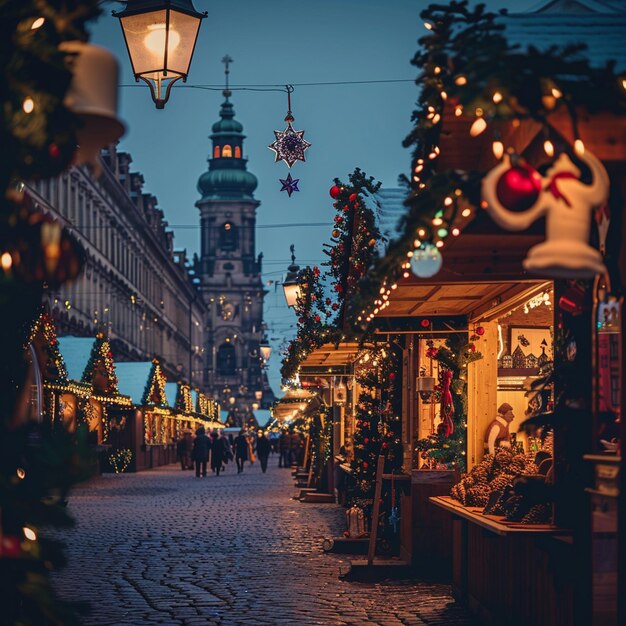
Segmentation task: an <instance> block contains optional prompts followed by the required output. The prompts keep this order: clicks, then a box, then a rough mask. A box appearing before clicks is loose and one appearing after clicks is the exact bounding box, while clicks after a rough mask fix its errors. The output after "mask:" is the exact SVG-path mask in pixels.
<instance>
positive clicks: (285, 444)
mask: <svg viewBox="0 0 626 626" xmlns="http://www.w3.org/2000/svg"><path fill="white" fill-rule="evenodd" d="M289 441H290V440H289V434H288V433H287V431H286V430H283V432H282V433H281V434H280V437H279V438H278V467H289V445H290V443H289Z"/></svg>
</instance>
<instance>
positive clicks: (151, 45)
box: [143, 24, 180, 55]
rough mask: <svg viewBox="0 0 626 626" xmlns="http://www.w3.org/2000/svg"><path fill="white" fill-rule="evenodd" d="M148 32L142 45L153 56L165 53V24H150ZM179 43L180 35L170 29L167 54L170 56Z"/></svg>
mask: <svg viewBox="0 0 626 626" xmlns="http://www.w3.org/2000/svg"><path fill="white" fill-rule="evenodd" d="M148 30H149V31H150V32H149V33H148V34H147V35H146V36H145V38H144V40H143V43H144V45H145V46H146V48H148V50H150V52H152V53H153V54H159V55H161V54H163V53H164V51H165V32H166V31H165V24H150V25H149V26H148ZM179 43H180V35H179V34H178V33H177V32H176V31H175V30H172V29H171V28H170V31H169V38H168V45H167V53H168V55H169V54H171V53H172V52H173V51H174V50H176V48H177V47H178V44H179Z"/></svg>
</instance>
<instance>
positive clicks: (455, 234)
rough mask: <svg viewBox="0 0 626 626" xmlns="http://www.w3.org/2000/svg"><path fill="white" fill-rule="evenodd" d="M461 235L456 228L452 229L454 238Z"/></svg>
mask: <svg viewBox="0 0 626 626" xmlns="http://www.w3.org/2000/svg"><path fill="white" fill-rule="evenodd" d="M460 234H461V231H460V230H459V229H458V228H453V229H452V235H453V236H454V237H458V236H459V235H460Z"/></svg>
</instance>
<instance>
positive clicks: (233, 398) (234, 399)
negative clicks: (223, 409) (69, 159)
mask: <svg viewBox="0 0 626 626" xmlns="http://www.w3.org/2000/svg"><path fill="white" fill-rule="evenodd" d="M235 402H237V399H236V398H235V396H230V398H228V403H229V404H230V405H231V406H232V405H233V404H235Z"/></svg>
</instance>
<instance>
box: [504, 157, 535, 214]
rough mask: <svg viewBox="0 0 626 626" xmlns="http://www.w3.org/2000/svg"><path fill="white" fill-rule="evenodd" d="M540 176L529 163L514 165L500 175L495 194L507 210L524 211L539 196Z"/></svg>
mask: <svg viewBox="0 0 626 626" xmlns="http://www.w3.org/2000/svg"><path fill="white" fill-rule="evenodd" d="M540 193H541V178H540V176H539V174H538V173H537V171H536V170H535V169H534V168H532V167H530V165H526V164H524V165H514V166H513V167H511V169H509V170H507V171H506V172H504V174H502V176H500V180H498V184H497V185H496V196H497V198H498V201H499V202H500V204H501V205H502V206H503V207H504V208H505V209H508V210H509V211H526V210H527V209H529V208H530V207H531V206H533V204H535V202H537V198H539V194H540Z"/></svg>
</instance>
